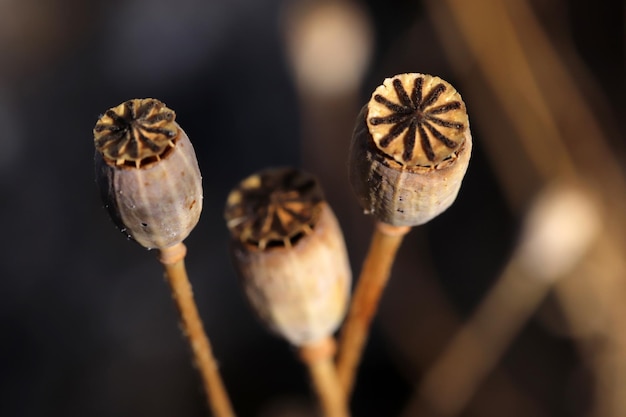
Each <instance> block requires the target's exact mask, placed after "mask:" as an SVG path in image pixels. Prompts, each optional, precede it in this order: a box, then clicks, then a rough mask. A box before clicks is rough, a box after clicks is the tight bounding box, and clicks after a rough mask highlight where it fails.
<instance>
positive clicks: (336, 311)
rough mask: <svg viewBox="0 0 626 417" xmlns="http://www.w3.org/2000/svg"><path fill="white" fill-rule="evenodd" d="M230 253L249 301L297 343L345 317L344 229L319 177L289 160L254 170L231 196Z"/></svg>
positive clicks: (347, 279) (320, 336)
mask: <svg viewBox="0 0 626 417" xmlns="http://www.w3.org/2000/svg"><path fill="white" fill-rule="evenodd" d="M225 217H226V222H227V226H228V228H229V229H230V232H231V234H232V236H233V241H232V244H231V253H232V257H233V261H234V265H235V268H236V269H237V272H238V273H239V275H240V277H241V278H242V281H243V286H244V289H245V293H246V295H247V297H248V300H249V301H250V304H251V305H252V308H253V309H254V311H255V312H256V313H257V315H258V316H259V317H260V318H261V320H262V321H263V322H264V323H265V324H266V325H267V326H268V327H269V328H270V329H271V330H272V331H274V332H276V333H278V334H279V335H281V336H282V337H284V338H285V339H287V340H288V341H289V342H290V343H291V344H293V345H296V346H302V345H305V344H309V343H312V342H316V341H319V340H321V339H323V338H325V337H328V336H329V335H331V334H332V333H333V332H334V331H335V330H336V328H337V327H338V326H339V323H340V321H341V320H342V318H343V316H344V314H345V310H346V306H347V302H348V294H349V290H350V282H351V272H350V265H349V263H348V256H347V252H346V247H345V243H344V241H343V235H342V233H341V229H340V228H339V224H338V222H337V219H336V218H335V215H334V214H333V212H332V210H331V208H330V207H329V206H328V204H327V203H326V202H325V201H324V199H323V196H322V192H321V189H320V187H319V185H318V183H317V181H316V180H315V179H314V178H313V177H312V176H310V175H308V174H305V173H302V172H300V171H297V170H295V169H291V168H280V169H270V170H265V171H262V172H259V173H257V174H254V175H252V176H250V177H248V178H247V179H245V180H244V181H242V182H241V183H240V184H239V186H238V187H237V188H236V189H234V190H233V191H232V192H231V193H230V195H229V196H228V200H227V204H226V210H225Z"/></svg>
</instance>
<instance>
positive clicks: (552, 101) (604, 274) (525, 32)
mask: <svg viewBox="0 0 626 417" xmlns="http://www.w3.org/2000/svg"><path fill="white" fill-rule="evenodd" d="M427 5H428V9H429V12H430V14H431V16H432V17H433V18H434V21H435V23H436V26H437V28H438V30H439V32H440V36H441V38H442V40H444V42H445V43H446V45H447V46H448V48H447V49H448V52H449V56H450V57H451V59H452V60H453V61H454V60H455V59H457V56H458V54H455V53H453V52H452V50H453V49H455V48H456V49H457V50H458V49H459V48H458V43H459V40H458V39H452V35H451V34H450V32H451V31H450V30H449V28H450V27H454V28H455V29H456V30H458V32H459V34H460V38H461V39H462V40H463V43H464V44H465V45H466V46H467V47H468V49H469V50H470V51H471V54H472V55H473V56H474V58H475V64H476V65H477V67H478V68H479V69H480V72H481V73H482V75H483V77H484V80H485V82H486V83H487V84H488V85H489V86H490V89H491V93H492V94H494V96H495V97H496V98H497V100H498V102H499V104H500V105H501V107H502V109H503V110H504V112H505V113H506V114H507V115H508V117H509V119H510V121H511V123H512V124H513V126H514V128H515V130H516V131H517V133H518V136H519V138H520V142H521V144H522V146H523V147H524V149H525V151H526V153H527V155H528V157H529V160H530V161H531V163H532V166H533V168H534V170H535V171H536V173H538V174H539V175H538V176H539V177H540V178H541V179H542V180H543V181H548V180H550V179H552V178H554V177H557V176H577V175H580V176H581V177H583V178H585V179H587V180H589V181H591V182H592V184H593V186H595V187H596V188H597V189H598V190H599V191H600V192H601V193H602V194H603V198H604V200H605V209H606V214H605V218H606V221H607V223H608V227H607V230H606V233H604V234H603V236H602V237H601V239H599V241H598V242H597V247H598V248H600V247H604V248H611V249H612V250H608V251H607V250H600V249H596V250H595V251H593V252H592V255H593V256H590V257H589V258H588V262H593V263H601V264H602V265H604V267H603V268H598V269H596V271H595V276H594V277H593V279H588V280H587V282H586V283H587V284H590V286H591V289H592V291H589V292H588V293H587V296H586V297H585V296H584V298H582V299H581V298H580V297H578V298H577V299H576V300H574V299H572V298H571V295H572V294H574V293H576V291H571V288H570V286H571V285H572V283H573V282H576V281H570V280H563V281H561V282H560V283H559V284H558V285H557V287H556V290H557V297H558V298H559V299H561V300H562V301H563V303H562V307H563V308H564V312H565V313H566V316H567V319H568V320H569V321H570V326H571V327H573V328H577V327H584V326H585V324H584V323H578V321H580V320H581V318H583V317H585V316H586V315H589V314H596V315H597V314H598V312H600V311H602V312H604V313H605V314H606V317H604V318H603V319H602V320H601V321H602V322H604V323H606V325H607V327H606V328H604V329H603V331H602V332H601V334H600V335H596V336H600V337H601V340H602V342H603V343H601V344H600V345H601V346H602V348H600V349H598V348H593V347H591V348H590V347H589V346H594V345H595V346H598V345H599V344H598V343H597V342H596V343H594V342H593V341H592V340H583V341H582V343H583V344H584V345H585V346H587V347H585V348H583V350H584V351H585V352H586V354H587V357H588V359H589V361H590V362H591V364H592V365H593V369H594V370H595V372H596V376H597V381H599V382H598V383H597V384H596V394H597V395H596V399H597V401H596V404H595V415H597V416H603V417H604V416H608V417H613V416H615V417H618V416H623V415H626V400H625V399H624V398H625V397H624V396H623V392H622V390H621V389H620V387H623V386H626V360H625V359H624V346H626V343H625V342H626V333H625V332H624V331H623V330H622V329H621V326H620V325H619V324H618V323H619V322H620V319H619V317H625V314H626V308H625V307H624V303H623V302H621V301H620V298H621V297H620V294H623V293H624V292H625V291H626V283H625V282H624V279H623V277H624V276H626V266H625V265H624V262H623V254H624V252H625V251H626V245H625V244H624V236H625V233H624V231H625V227H624V221H623V213H624V212H625V210H626V183H625V181H624V175H623V172H622V170H621V169H620V167H619V164H618V163H617V161H616V159H615V156H614V154H613V152H612V151H611V149H610V147H609V145H608V141H607V139H606V137H605V132H604V131H603V130H606V129H610V128H611V127H610V126H607V125H606V124H605V125H601V123H600V122H599V121H598V120H597V118H596V117H595V116H594V115H593V112H592V110H591V107H590V105H589V103H588V101H587V100H586V99H585V97H584V96H583V94H582V92H581V90H580V88H579V86H578V85H577V82H579V80H576V81H574V77H573V75H572V74H573V72H572V71H571V70H570V67H572V66H574V65H577V66H579V67H580V66H581V65H580V63H579V62H578V61H576V60H575V59H572V58H571V57H570V61H569V62H567V63H565V61H564V60H563V59H562V58H561V57H560V56H559V54H558V53H557V52H556V50H555V48H554V46H553V45H552V43H551V42H550V40H549V38H548V36H547V34H546V33H545V30H544V29H543V28H542V26H541V24H540V23H539V22H538V20H537V18H536V16H535V15H534V13H533V11H532V9H531V8H530V6H529V4H528V2H526V1H523V0H513V1H508V2H503V1H499V0H480V1H476V2H471V4H470V3H468V2H463V1H458V0H445V1H444V2H435V1H429V2H427ZM450 17H451V19H450ZM485 21H488V22H489V24H488V25H486V24H484V22H485ZM572 55H573V54H572ZM455 63H456V64H459V62H458V61H457V62H455ZM463 64H467V63H465V62H464V63H463ZM578 73H581V71H578ZM566 139H567V140H566ZM496 157H497V156H496ZM500 167H502V169H504V170H506V169H507V166H506V164H504V165H502V164H501V165H500ZM503 177H509V178H510V177H511V175H509V174H506V175H503ZM507 192H510V191H509V190H507ZM518 202H519V200H518ZM518 208H519V207H518ZM592 293H593V294H604V295H603V296H601V297H599V299H602V300H603V301H604V305H603V304H602V303H601V304H594V302H597V301H598V300H599V299H594V298H593V297H590V296H589V294H592ZM578 294H580V292H578ZM606 306H608V307H606ZM581 308H583V309H584V310H585V311H586V312H587V314H580V311H579V310H580V309H581ZM592 312H593V313H592Z"/></svg>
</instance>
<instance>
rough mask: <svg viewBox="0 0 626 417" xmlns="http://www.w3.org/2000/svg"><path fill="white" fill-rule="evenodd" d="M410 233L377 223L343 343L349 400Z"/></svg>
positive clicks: (341, 361) (342, 372)
mask: <svg viewBox="0 0 626 417" xmlns="http://www.w3.org/2000/svg"><path fill="white" fill-rule="evenodd" d="M409 230H410V227H408V226H391V225H388V224H385V223H382V222H377V223H376V228H375V230H374V234H373V235H372V241H371V243H370V248H369V251H368V253H367V256H366V258H365V261H364V262H363V269H362V270H361V276H360V277H359V281H358V282H357V286H356V289H355V291H354V296H353V298H352V303H351V305H350V311H349V312H348V317H347V319H346V322H345V324H344V326H343V329H342V331H341V335H340V339H339V352H338V355H337V375H338V377H339V382H340V384H341V387H342V389H343V392H344V393H345V394H346V398H349V397H350V394H351V393H352V387H353V385H354V378H355V375H356V371H357V367H358V365H359V362H360V360H361V355H362V353H363V348H364V346H365V342H366V341H367V336H368V333H369V327H370V323H371V321H372V318H373V317H374V314H375V313H376V310H377V308H378V302H379V301H380V297H381V295H382V293H383V290H384V289H385V286H386V285H387V281H388V280H389V276H390V274H391V267H392V265H393V262H394V260H395V257H396V252H397V251H398V248H399V247H400V244H401V243H402V240H403V239H404V236H405V235H406V234H407V233H408V231H409Z"/></svg>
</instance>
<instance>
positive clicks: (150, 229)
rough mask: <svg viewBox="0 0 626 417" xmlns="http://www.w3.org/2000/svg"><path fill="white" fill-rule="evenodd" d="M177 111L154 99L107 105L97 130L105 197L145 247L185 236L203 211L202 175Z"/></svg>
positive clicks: (115, 216)
mask: <svg viewBox="0 0 626 417" xmlns="http://www.w3.org/2000/svg"><path fill="white" fill-rule="evenodd" d="M175 117H176V116H175V114H174V112H173V111H172V110H170V109H168V108H167V107H165V105H164V104H163V103H161V102H160V101H158V100H155V99H134V100H129V101H126V102H125V103H122V104H120V105H119V106H117V107H114V108H111V109H109V110H107V111H106V112H105V113H104V114H103V115H102V116H101V117H100V118H99V119H98V122H97V123H96V126H95V128H94V130H93V132H94V142H95V146H96V158H95V159H96V177H97V181H98V185H99V186H100V193H101V195H102V200H103V201H104V204H105V206H106V207H107V209H108V211H109V214H110V215H111V218H112V219H113V221H114V222H115V223H116V225H117V226H118V227H119V228H120V230H122V232H125V233H128V235H129V236H130V237H132V238H133V239H134V240H136V241H137V242H138V243H139V244H140V245H142V246H144V247H146V248H149V249H150V248H159V249H162V248H166V247H169V246H172V245H174V244H176V243H179V242H182V241H183V240H184V239H185V238H186V237H187V236H188V235H189V233H190V232H191V230H192V229H193V228H194V227H195V226H196V224H197V223H198V219H199V218H200V212H201V211H202V179H201V176H200V169H199V168H198V162H197V160H196V154H195V152H194V150H193V146H192V145H191V142H190V141H189V138H188V137H187V135H186V134H185V132H183V130H182V129H181V128H180V126H178V124H177V123H176V122H175V121H174V119H175Z"/></svg>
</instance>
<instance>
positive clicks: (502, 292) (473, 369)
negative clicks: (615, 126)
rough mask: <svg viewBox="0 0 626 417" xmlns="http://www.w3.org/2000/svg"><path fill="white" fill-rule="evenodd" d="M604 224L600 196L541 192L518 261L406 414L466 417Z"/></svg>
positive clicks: (573, 189) (576, 189)
mask: <svg viewBox="0 0 626 417" xmlns="http://www.w3.org/2000/svg"><path fill="white" fill-rule="evenodd" d="M601 223H602V221H601V214H600V213H599V211H598V208H597V204H596V203H595V201H594V198H593V195H592V194H591V192H590V191H589V190H586V189H585V188H583V187H581V186H580V185H578V184H571V183H570V184H563V183H559V184H553V185H551V186H550V187H548V188H547V189H546V190H545V191H544V192H542V193H540V195H539V197H538V198H537V201H535V202H534V203H533V206H532V207H531V209H530V212H529V214H528V216H527V218H526V221H525V227H524V232H523V235H522V236H523V237H522V239H521V241H520V244H519V246H518V249H517V251H516V252H515V254H514V256H513V259H512V260H511V261H510V262H509V264H508V266H507V267H506V269H505V271H504V273H503V274H502V276H501V277H500V278H499V279H498V280H497V282H496V284H495V285H494V287H493V288H492V289H491V290H490V291H489V293H488V294H487V295H486V296H485V298H484V300H483V301H482V303H481V304H480V306H479V307H478V309H477V310H476V311H475V312H474V314H473V315H472V317H471V318H470V319H469V320H468V321H467V323H466V324H465V325H464V326H463V328H462V329H461V330H460V331H459V332H458V333H457V335H456V336H455V338H454V339H453V340H452V341H451V343H450V344H449V345H448V347H447V348H446V349H445V350H444V351H443V352H442V353H441V355H440V356H439V358H438V359H437V361H436V362H435V363H434V364H433V365H432V366H431V368H430V370H429V371H428V373H426V375H425V376H424V378H423V380H422V382H421V384H420V389H419V394H418V395H417V396H415V397H414V398H413V401H412V403H411V404H409V406H408V407H407V410H406V412H405V415H407V416H411V415H419V413H420V409H421V408H420V407H424V405H423V404H422V402H425V403H426V406H425V407H426V408H428V409H431V410H433V411H435V412H436V413H437V415H442V416H455V415H459V414H460V413H461V412H462V411H463V409H464V408H465V407H466V405H467V403H468V402H469V400H470V399H471V397H472V396H473V395H474V393H475V392H476V391H477V390H478V387H479V386H480V384H482V382H483V380H484V379H485V378H486V376H487V375H489V374H490V373H491V371H492V370H493V369H494V368H495V367H496V365H497V363H498V362H499V361H500V359H501V357H502V356H503V354H504V352H505V351H506V349H507V347H508V345H509V344H510V343H511V341H512V340H513V339H514V338H515V336H516V335H517V333H518V332H519V330H520V329H521V328H522V327H523V325H524V323H525V322H526V321H527V320H528V319H529V318H530V317H531V316H532V314H533V313H534V311H535V310H536V309H537V308H538V306H539V305H540V304H541V302H542V301H543V300H544V299H545V297H546V295H547V294H548V293H549V291H550V290H551V288H552V287H553V285H554V284H555V283H556V282H558V280H559V279H560V278H562V277H563V276H566V275H567V274H568V273H569V272H570V271H571V270H572V269H573V268H574V267H576V266H577V264H578V263H579V261H580V260H581V259H582V258H583V257H584V256H585V255H586V253H587V250H588V249H589V247H590V246H591V245H592V244H593V243H594V242H595V240H596V238H597V236H598V234H599V232H600V227H601Z"/></svg>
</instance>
